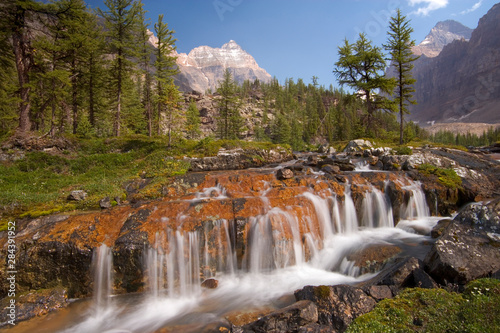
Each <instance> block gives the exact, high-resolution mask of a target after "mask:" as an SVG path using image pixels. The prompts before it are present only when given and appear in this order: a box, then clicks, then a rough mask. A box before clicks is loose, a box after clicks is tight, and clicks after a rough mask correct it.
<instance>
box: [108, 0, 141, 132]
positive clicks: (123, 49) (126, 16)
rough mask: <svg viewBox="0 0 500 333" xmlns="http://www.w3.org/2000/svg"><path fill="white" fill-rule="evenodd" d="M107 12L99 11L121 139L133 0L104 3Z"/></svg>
mask: <svg viewBox="0 0 500 333" xmlns="http://www.w3.org/2000/svg"><path fill="white" fill-rule="evenodd" d="M104 4H105V5H106V7H107V8H108V10H107V11H102V10H99V14H100V15H101V16H102V17H103V18H104V19H105V23H106V28H107V31H108V33H107V37H108V45H109V48H110V49H109V52H110V53H111V54H112V55H113V61H112V65H111V68H110V69H111V72H110V73H111V78H112V93H113V94H114V95H115V101H116V106H115V108H116V109H115V117H114V118H115V119H114V126H113V128H114V135H115V136H120V133H121V132H120V131H121V121H122V114H121V113H122V106H123V91H124V89H125V87H124V84H125V83H126V81H127V79H128V78H129V77H130V75H131V67H132V63H131V61H130V58H131V57H133V56H134V55H135V54H136V53H135V50H136V42H135V38H134V32H135V28H136V22H137V13H138V10H139V9H138V6H137V4H136V3H135V2H134V1H133V0H105V1H104Z"/></svg>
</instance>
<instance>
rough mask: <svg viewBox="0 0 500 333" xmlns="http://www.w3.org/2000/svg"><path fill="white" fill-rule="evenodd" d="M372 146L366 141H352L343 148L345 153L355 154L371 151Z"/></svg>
mask: <svg viewBox="0 0 500 333" xmlns="http://www.w3.org/2000/svg"><path fill="white" fill-rule="evenodd" d="M372 148H373V145H372V143H371V142H370V141H368V140H362V139H359V140H352V141H349V143H348V144H347V146H346V147H345V148H344V152H346V153H356V152H362V151H364V150H366V149H372Z"/></svg>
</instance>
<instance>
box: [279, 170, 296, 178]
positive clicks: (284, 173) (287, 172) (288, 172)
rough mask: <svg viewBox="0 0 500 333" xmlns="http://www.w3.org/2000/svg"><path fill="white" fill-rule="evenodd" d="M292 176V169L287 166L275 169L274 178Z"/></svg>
mask: <svg viewBox="0 0 500 333" xmlns="http://www.w3.org/2000/svg"><path fill="white" fill-rule="evenodd" d="M293 176H294V175H293V171H292V170H291V169H289V168H283V169H279V170H278V171H276V178H278V179H279V180H284V179H291V178H293Z"/></svg>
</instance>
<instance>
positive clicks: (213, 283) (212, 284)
mask: <svg viewBox="0 0 500 333" xmlns="http://www.w3.org/2000/svg"><path fill="white" fill-rule="evenodd" d="M218 286H219V280H216V279H206V280H205V281H203V282H202V283H201V287H202V288H206V289H216V288H217V287H218Z"/></svg>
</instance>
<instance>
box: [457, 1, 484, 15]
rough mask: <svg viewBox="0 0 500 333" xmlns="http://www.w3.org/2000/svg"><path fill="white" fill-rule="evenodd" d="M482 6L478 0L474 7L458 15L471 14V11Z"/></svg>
mask: <svg viewBox="0 0 500 333" xmlns="http://www.w3.org/2000/svg"><path fill="white" fill-rule="evenodd" d="M482 4H483V0H479V1H478V2H476V3H475V4H474V6H472V7H471V8H469V9H466V10H464V11H463V12H460V15H465V14H469V13H472V12H473V11H475V10H478V9H479V7H481V5H482Z"/></svg>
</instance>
